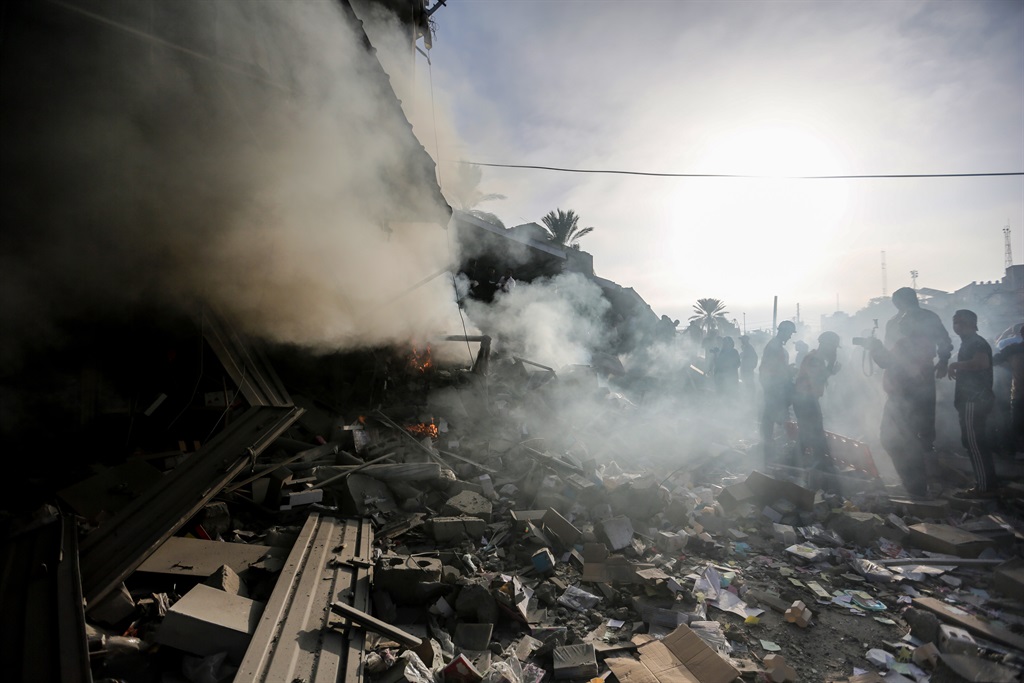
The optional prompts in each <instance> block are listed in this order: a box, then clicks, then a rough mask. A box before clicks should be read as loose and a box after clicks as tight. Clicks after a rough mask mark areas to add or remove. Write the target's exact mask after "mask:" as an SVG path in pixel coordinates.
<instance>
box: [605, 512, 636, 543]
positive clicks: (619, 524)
mask: <svg viewBox="0 0 1024 683" xmlns="http://www.w3.org/2000/svg"><path fill="white" fill-rule="evenodd" d="M601 530H602V531H603V532H604V535H605V538H607V539H608V545H609V547H610V548H611V549H612V550H622V549H623V548H625V547H627V546H629V542H630V541H631V540H633V523H632V522H630V521H629V517H612V518H611V519H606V520H604V521H603V522H601Z"/></svg>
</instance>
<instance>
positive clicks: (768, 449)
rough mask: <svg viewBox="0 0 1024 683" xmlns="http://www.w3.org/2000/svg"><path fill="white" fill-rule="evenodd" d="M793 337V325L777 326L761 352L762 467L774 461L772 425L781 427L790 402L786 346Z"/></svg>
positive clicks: (773, 427)
mask: <svg viewBox="0 0 1024 683" xmlns="http://www.w3.org/2000/svg"><path fill="white" fill-rule="evenodd" d="M795 333H796V325H794V324H793V322H792V321H791V320H783V321H782V322H781V323H779V328H778V332H777V333H776V335H775V336H774V337H772V339H771V341H769V342H768V343H767V344H766V345H765V347H764V350H763V351H762V352H761V368H760V370H759V373H760V374H759V379H760V380H761V388H762V389H764V404H763V406H762V409H761V448H762V449H763V451H764V460H765V464H768V461H769V460H771V459H774V457H775V456H776V455H777V454H776V452H775V446H774V444H775V425H776V424H782V423H783V422H785V421H786V418H787V417H789V404H790V399H791V398H792V389H793V371H792V368H791V367H790V365H789V352H788V351H786V342H787V341H789V339H790V337H792V336H793V335H794V334H795Z"/></svg>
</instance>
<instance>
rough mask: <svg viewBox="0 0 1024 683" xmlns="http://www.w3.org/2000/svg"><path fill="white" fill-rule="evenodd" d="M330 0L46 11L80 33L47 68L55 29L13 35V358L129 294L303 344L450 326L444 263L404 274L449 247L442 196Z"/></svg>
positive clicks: (8, 57) (403, 335)
mask: <svg viewBox="0 0 1024 683" xmlns="http://www.w3.org/2000/svg"><path fill="white" fill-rule="evenodd" d="M344 7H345V6H344V5H343V4H342V3H328V2H302V3H255V4H249V3H246V2H198V3H180V4H179V3H154V4H152V5H148V4H147V5H146V11H142V10H141V9H140V10H139V11H138V12H133V11H132V10H131V9H130V8H129V9H126V10H124V11H122V12H118V11H114V10H113V9H112V8H109V7H108V8H106V10H105V11H106V12H108V13H107V14H104V15H96V14H93V13H92V12H91V11H90V10H89V9H87V6H86V4H85V3H80V4H78V3H72V4H71V5H69V6H61V7H57V6H54V7H53V8H52V14H53V19H54V20H55V21H61V22H71V23H73V24H76V25H77V26H75V27H74V28H75V35H77V36H78V38H79V41H78V42H70V43H62V44H53V45H44V47H46V48H47V49H49V50H51V52H50V54H51V55H52V57H53V59H52V60H51V61H50V62H45V61H44V62H42V63H40V62H39V61H38V60H37V59H36V58H35V57H34V56H32V55H33V54H34V50H37V49H38V48H39V47H40V46H39V45H36V44H31V45H29V43H30V42H32V41H37V40H43V41H45V40H46V35H47V34H45V33H44V34H43V37H42V38H40V37H38V36H35V35H32V34H31V33H27V32H17V33H12V35H10V36H8V37H7V40H6V44H5V45H4V51H5V55H4V61H3V68H4V70H5V72H6V73H5V75H4V77H5V82H6V83H8V84H9V88H10V89H9V91H8V92H7V93H5V110H4V114H3V125H4V128H5V131H6V132H5V145H4V146H5V151H4V154H3V158H4V160H3V162H2V163H3V166H4V178H5V182H4V190H3V196H4V205H5V207H6V208H5V214H6V216H7V218H6V219H5V221H4V222H5V225H6V227H5V229H4V236H3V247H4V248H3V249H2V256H0V258H2V264H0V270H2V272H3V273H4V275H3V280H4V286H3V288H2V290H3V291H2V294H0V296H2V297H3V302H2V303H3V305H2V306H0V310H2V312H3V313H2V315H3V320H2V321H0V324H2V326H3V329H4V330H6V331H7V332H6V333H5V336H6V339H7V341H6V343H5V351H6V357H7V358H8V359H13V358H16V354H17V352H18V350H19V348H22V345H23V344H25V343H39V342H40V341H41V340H45V339H46V338H47V337H48V336H49V335H51V334H52V333H53V332H54V330H55V328H56V327H58V326H59V322H60V321H61V320H62V319H63V318H65V317H67V316H70V315H72V314H73V315H81V314H83V313H84V314H86V315H89V314H90V312H98V313H102V312H107V311H117V310H120V309H122V308H124V307H125V306H128V305H130V304H134V303H138V302H140V301H149V302H161V303H164V304H172V305H174V306H177V307H179V308H180V309H181V310H183V311H186V312H187V311H189V310H191V308H192V307H193V306H194V304H195V303H196V302H197V301H202V302H206V303H209V304H212V305H213V306H214V307H216V308H217V309H219V310H220V311H221V312H222V313H224V314H225V315H228V316H230V317H231V318H233V319H235V321H236V324H237V325H238V326H239V327H240V328H242V329H244V330H245V331H247V332H250V333H254V334H257V335H259V336H263V337H266V338H269V339H271V340H275V341H283V342H291V343H298V344H301V345H305V346H310V347H314V348H330V349H337V348H351V347H353V346H358V345H370V344H379V343H386V342H390V341H394V340H405V339H408V338H409V337H411V336H414V335H416V334H423V333H426V332H434V331H438V330H445V329H452V328H453V327H455V322H457V320H458V318H457V316H455V311H456V309H455V307H454V306H453V305H452V302H453V295H452V294H451V286H450V280H449V281H448V282H447V284H445V279H444V278H440V279H439V280H437V281H430V282H428V283H427V284H426V285H422V286H419V287H414V285H416V284H417V283H419V282H421V281H423V280H425V279H427V278H429V277H430V276H431V275H434V274H436V273H437V272H439V271H441V270H444V269H446V268H447V267H448V264H449V262H450V260H451V258H452V253H451V252H450V250H449V241H448V239H447V236H446V233H445V227H446V224H447V221H448V207H447V206H446V204H445V203H444V200H443V198H442V197H441V196H440V194H439V193H437V192H436V189H435V190H434V192H431V191H430V190H429V188H431V187H435V188H436V181H435V180H434V178H433V174H434V169H433V168H432V165H431V164H430V161H429V158H427V156H426V154H425V152H424V150H423V148H422V146H421V145H420V143H419V141H418V140H417V139H416V138H415V136H414V135H413V134H412V131H411V130H410V127H409V123H408V122H407V121H406V120H405V118H404V117H403V113H402V111H401V109H400V106H399V103H398V101H397V99H396V98H395V95H394V94H393V92H392V91H391V85H390V84H389V82H388V78H387V75H386V74H385V73H384V72H383V71H382V70H381V68H380V66H379V65H378V63H377V62H376V61H375V60H374V59H373V57H372V55H371V54H370V53H368V52H367V51H366V49H365V46H364V45H363V43H362V40H361V33H357V31H356V30H355V26H354V22H353V18H354V15H352V14H351V11H349V12H348V14H346V12H345V11H344V10H343V8H344ZM375 30H376V31H377V32H378V33H380V32H387V31H389V30H397V29H393V28H392V27H389V26H388V25H386V24H381V25H380V26H375ZM214 39H215V43H214ZM29 47H31V49H28V48H29ZM66 53H74V55H75V59H74V60H71V59H68V60H65V59H64V57H65V56H67V54H66ZM209 55H213V56H209ZM51 63H52V64H56V65H61V64H67V63H75V64H76V68H77V69H78V71H77V72H74V73H69V72H68V71H67V70H66V69H63V68H58V67H56V66H54V67H50V66H49V65H50V64H51ZM40 89H45V90H46V95H47V102H48V105H47V107H46V108H45V109H42V110H41V109H40V108H39V107H38V106H36V101H35V99H34V98H36V97H37V96H38V91H39V90H40ZM20 103H28V105H27V106H19V104H20ZM424 162H426V163H424ZM453 317H454V321H453V320H452V318H453Z"/></svg>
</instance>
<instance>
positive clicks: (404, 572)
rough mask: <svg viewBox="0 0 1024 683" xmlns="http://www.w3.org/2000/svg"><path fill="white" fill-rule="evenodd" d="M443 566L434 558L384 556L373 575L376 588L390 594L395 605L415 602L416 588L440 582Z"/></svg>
mask: <svg viewBox="0 0 1024 683" xmlns="http://www.w3.org/2000/svg"><path fill="white" fill-rule="evenodd" d="M443 566H444V565H443V564H442V562H441V560H440V559H438V558H436V557H410V556H407V555H400V556H385V557H384V558H383V559H382V560H381V562H380V565H379V566H378V567H377V569H375V570H374V573H373V583H374V585H375V586H376V587H377V588H380V589H383V590H385V591H387V592H388V593H390V594H391V597H392V598H393V599H394V600H395V602H397V603H401V604H408V603H411V602H414V601H415V600H416V597H417V595H416V587H417V586H420V585H423V584H427V583H435V582H438V581H440V580H441V570H442V568H443Z"/></svg>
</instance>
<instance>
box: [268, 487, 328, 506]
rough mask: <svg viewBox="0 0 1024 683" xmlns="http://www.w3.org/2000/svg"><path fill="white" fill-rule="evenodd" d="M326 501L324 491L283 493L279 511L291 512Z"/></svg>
mask: <svg viewBox="0 0 1024 683" xmlns="http://www.w3.org/2000/svg"><path fill="white" fill-rule="evenodd" d="M323 499H324V490H323V489H313V488H309V489H303V490H301V491H282V492H281V499H280V504H279V506H278V509H279V510H282V511H283V510H291V509H292V508H296V507H299V506H300V505H312V504H313V503H319V502H320V501H322V500H323Z"/></svg>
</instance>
